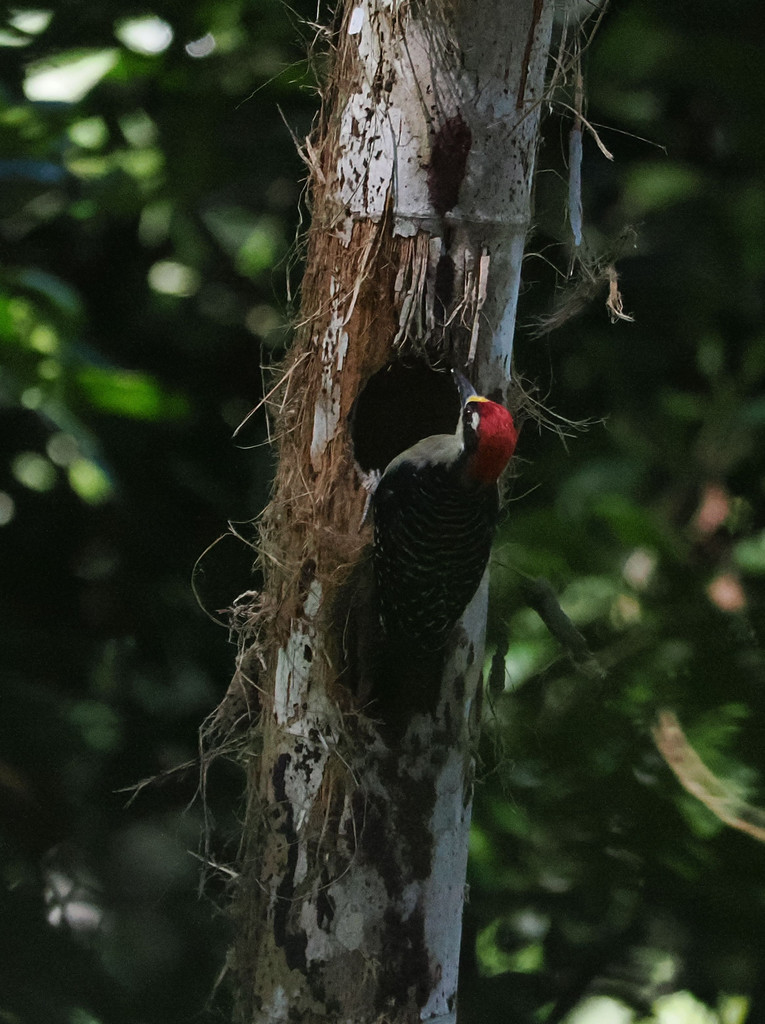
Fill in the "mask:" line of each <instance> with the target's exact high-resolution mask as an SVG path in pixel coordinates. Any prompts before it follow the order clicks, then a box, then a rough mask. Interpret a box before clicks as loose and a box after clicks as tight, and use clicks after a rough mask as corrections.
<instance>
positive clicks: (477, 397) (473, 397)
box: [465, 395, 489, 405]
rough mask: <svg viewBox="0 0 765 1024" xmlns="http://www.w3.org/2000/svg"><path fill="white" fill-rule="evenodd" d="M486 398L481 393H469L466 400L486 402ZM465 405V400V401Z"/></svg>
mask: <svg viewBox="0 0 765 1024" xmlns="http://www.w3.org/2000/svg"><path fill="white" fill-rule="evenodd" d="M488 401H489V399H488V398H484V397H483V395H471V396H470V398H468V402H488ZM465 404H466V405H467V402H466V403H465Z"/></svg>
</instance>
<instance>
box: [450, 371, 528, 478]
mask: <svg viewBox="0 0 765 1024" xmlns="http://www.w3.org/2000/svg"><path fill="white" fill-rule="evenodd" d="M455 377H456V378H457V383H458V386H459V390H460V397H461V399H462V414H461V416H460V422H459V425H458V427H457V433H458V434H460V433H461V434H462V443H463V446H464V450H465V452H466V454H467V463H466V469H467V474H468V476H469V477H471V478H472V479H473V480H475V481H476V483H481V484H492V483H495V482H496V481H497V480H498V479H499V477H500V476H501V474H502V471H503V470H504V468H505V466H506V465H507V464H508V462H509V461H510V459H511V458H512V455H513V452H514V451H515V445H516V443H517V441H518V431H517V430H516V427H515V423H514V422H513V417H512V416H511V415H510V413H509V412H508V411H507V409H506V408H505V407H504V406H503V405H499V404H498V403H497V402H492V401H491V400H490V399H488V398H484V397H483V396H482V395H478V394H476V392H475V389H474V388H473V387H472V385H471V384H469V383H468V381H467V380H465V378H464V377H462V376H461V375H460V374H455Z"/></svg>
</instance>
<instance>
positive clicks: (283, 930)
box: [271, 753, 307, 972]
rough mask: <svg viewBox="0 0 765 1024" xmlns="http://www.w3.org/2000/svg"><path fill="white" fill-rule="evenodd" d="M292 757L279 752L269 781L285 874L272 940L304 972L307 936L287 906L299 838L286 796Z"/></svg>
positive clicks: (290, 899) (291, 896)
mask: <svg viewBox="0 0 765 1024" xmlns="http://www.w3.org/2000/svg"><path fill="white" fill-rule="evenodd" d="M291 761H292V758H291V757H290V755H289V754H287V753H284V754H280V755H279V757H278V758H277V760H276V764H275V765H274V769H273V771H272V773H271V784H272V786H273V790H274V798H275V800H276V803H277V805H278V808H279V812H280V814H279V817H280V819H281V823H280V824H279V825H277V826H276V827H275V831H276V832H279V833H281V834H282V835H283V836H284V840H285V843H286V846H287V862H286V864H285V866H284V875H283V877H282V880H281V882H280V883H279V885H278V887H277V890H276V903H275V906H274V925H273V927H274V940H275V942H276V944H277V946H281V947H282V949H283V950H284V959H285V961H286V963H287V966H288V967H289V968H290V969H293V968H297V969H298V970H300V971H303V972H305V969H306V957H305V951H306V946H307V939H306V936H305V933H304V932H302V931H297V932H293V931H291V930H290V927H289V923H290V922H289V914H290V909H291V908H292V906H293V904H294V896H295V881H294V880H295V869H296V868H297V859H298V841H297V833H296V832H295V822H294V815H293V812H292V805H291V803H290V802H289V800H288V798H287V785H286V775H287V769H288V768H289V766H290V763H291Z"/></svg>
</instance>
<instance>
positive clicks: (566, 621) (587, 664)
mask: <svg viewBox="0 0 765 1024" xmlns="http://www.w3.org/2000/svg"><path fill="white" fill-rule="evenodd" d="M522 592H523V596H524V598H525V600H526V603H527V604H528V605H529V607H530V608H533V609H534V611H535V612H536V613H537V615H538V616H539V617H540V619H541V620H542V622H544V624H545V626H547V628H548V629H549V631H550V633H551V634H552V635H553V636H554V637H555V639H556V640H557V641H558V643H559V644H560V645H561V647H563V648H564V649H565V651H566V653H567V654H568V656H569V657H570V658H571V661H572V662H573V663H574V665H575V666H576V668H578V669H579V670H580V671H581V672H583V673H584V674H585V675H586V676H589V678H590V679H602V678H603V677H604V675H605V669H603V667H602V666H601V665H600V663H599V662H598V660H597V658H595V657H594V655H593V654H592V653H591V652H590V649H589V647H588V646H587V641H586V640H585V638H584V637H583V636H582V634H581V633H580V632H579V630H578V629H577V628H576V626H575V625H574V623H573V622H572V621H571V619H570V618H569V617H568V615H566V613H565V612H564V611H563V609H562V608H561V606H560V602H559V601H558V597H557V595H556V593H555V591H554V590H553V588H552V586H551V585H550V583H549V582H548V581H547V580H546V579H542V578H539V579H535V580H527V581H525V582H524V584H523V586H522Z"/></svg>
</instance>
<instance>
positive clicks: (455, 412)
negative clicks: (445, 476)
mask: <svg viewBox="0 0 765 1024" xmlns="http://www.w3.org/2000/svg"><path fill="white" fill-rule="evenodd" d="M459 412H460V401H459V395H458V392H457V387H456V385H455V383H454V378H453V377H452V374H451V373H450V372H449V370H447V369H442V370H434V369H432V368H431V367H430V366H428V365H427V364H426V363H422V362H403V361H396V362H393V363H390V364H389V365H388V366H386V367H384V368H383V369H382V370H379V371H378V372H377V373H375V374H374V375H373V376H372V377H370V379H369V381H368V383H367V384H366V386H365V387H364V389H363V390H362V391H361V393H360V394H359V396H358V398H357V399H356V402H355V404H354V406H353V410H352V412H351V438H352V440H353V449H354V455H355V457H356V462H357V463H358V464H359V466H360V468H361V469H362V470H363V471H364V472H365V473H368V472H370V471H371V470H375V469H377V470H383V469H385V467H386V466H387V465H388V463H389V462H390V460H391V459H393V458H395V456H396V455H398V454H399V452H403V451H404V450H405V449H407V448H409V447H411V446H412V445H413V444H415V443H416V442H417V441H419V440H420V439H421V438H423V437H429V436H430V435H431V434H453V433H454V431H455V430H456V428H457V421H458V419H459Z"/></svg>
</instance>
